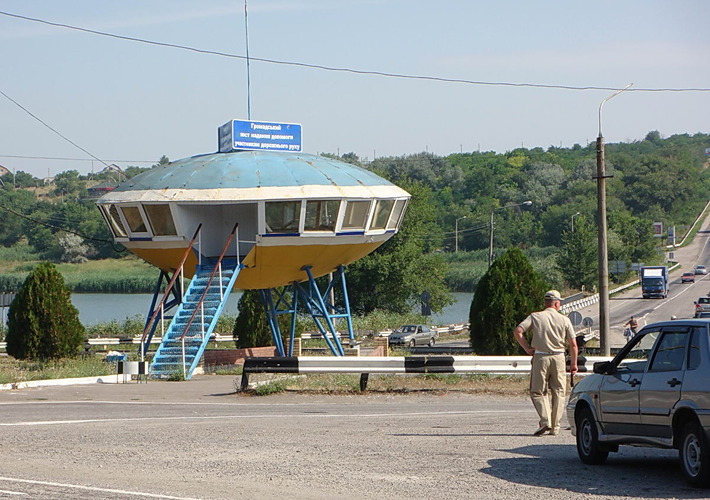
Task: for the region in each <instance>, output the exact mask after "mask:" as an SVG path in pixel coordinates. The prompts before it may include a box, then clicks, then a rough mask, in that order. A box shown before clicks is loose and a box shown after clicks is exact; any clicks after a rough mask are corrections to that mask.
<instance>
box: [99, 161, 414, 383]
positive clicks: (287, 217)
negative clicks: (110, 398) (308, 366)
mask: <svg viewBox="0 0 710 500" xmlns="http://www.w3.org/2000/svg"><path fill="white" fill-rule="evenodd" d="M409 197H410V195H409V194H408V193H407V192H406V191H404V190H402V189H401V188H399V187H397V186H395V185H393V184H392V183H390V182H388V181H386V180H384V179H382V178H380V177H379V176H377V175H375V174H373V173H372V172H370V171H368V170H365V169H362V168H360V167H357V166H354V165H351V164H348V163H345V162H342V161H338V160H334V159H329V158H325V157H321V156H316V155H310V154H305V153H301V152H281V151H268V150H267V151H262V150H255V151H249V150H236V151H231V152H220V153H214V154H206V155H199V156H193V157H190V158H185V159H182V160H178V161H175V162H173V163H170V164H168V165H161V166H157V167H154V168H152V169H151V170H149V171H146V172H144V173H142V174H139V175H138V176H136V177H134V178H132V179H129V180H128V181H126V182H124V183H123V184H121V185H120V186H118V187H117V188H116V189H115V190H114V191H112V192H110V193H108V194H106V195H104V196H103V197H101V198H100V199H99V200H98V202H97V204H98V207H99V209H100V210H101V213H102V214H103V216H104V218H105V219H106V222H107V224H108V226H109V227H110V229H111V232H112V233H113V237H114V239H115V241H116V242H118V243H121V244H123V245H124V246H125V247H126V248H127V249H128V250H129V251H131V252H132V253H134V254H136V255H138V256H139V257H141V258H143V259H144V260H146V261H147V262H149V263H151V264H153V265H155V266H156V267H158V268H159V269H160V270H161V280H163V281H165V282H168V278H169V277H171V279H170V283H168V285H166V286H165V287H162V285H160V286H156V294H155V297H154V299H153V305H152V306H151V309H152V310H153V312H152V313H151V318H150V319H149V320H148V322H147V325H146V335H144V341H145V342H146V344H145V347H143V348H142V352H143V353H145V351H146V350H147V346H148V345H149V342H150V338H151V337H152V335H153V333H154V332H155V331H156V328H157V325H159V324H161V325H162V324H163V321H160V320H161V319H162V318H164V311H165V309H167V308H169V307H172V306H176V307H178V311H177V312H176V313H175V315H174V317H173V319H172V322H171V324H170V326H169V328H168V329H167V330H166V331H162V332H161V334H162V339H163V342H162V344H161V346H160V348H159V349H158V352H156V355H155V356H154V358H153V362H152V364H151V369H152V370H153V371H154V372H159V371H160V370H161V369H164V370H174V368H175V367H174V366H173V365H174V364H175V363H179V362H180V359H182V364H183V368H184V367H185V364H186V363H187V364H190V363H194V365H195V366H196V363H197V361H198V360H199V357H200V356H201V354H202V350H200V348H199V347H198V348H197V350H196V351H195V352H194V357H193V358H194V359H191V360H188V361H185V356H186V348H185V347H182V351H181V352H179V353H177V350H180V349H178V348H177V347H176V346H175V345H173V346H169V345H168V344H169V342H173V343H174V344H175V343H178V344H184V342H185V339H188V340H189V341H191V340H192V338H193V337H194V338H197V337H200V338H199V340H200V342H202V344H204V345H206V342H207V340H208V337H209V334H210V333H211V328H213V327H214V325H215V324H216V320H217V317H218V316H219V314H220V312H221V308H222V306H223V304H224V301H225V300H226V297H227V296H228V295H229V292H230V291H231V289H232V288H238V289H244V290H246V289H259V290H261V291H262V299H263V300H264V304H265V306H266V311H267V317H268V318H269V323H270V326H271V328H272V333H273V334H274V341H275V342H276V344H277V348H279V351H280V353H281V354H286V351H285V350H284V348H283V346H282V345H280V340H281V334H280V332H279V327H278V321H276V317H277V315H279V314H286V313H288V314H291V315H292V317H293V320H292V332H291V339H292V340H293V329H294V328H295V315H296V308H297V306H298V297H299V296H300V297H302V305H303V304H304V302H303V301H305V305H306V308H307V309H308V310H311V311H312V312H311V314H312V316H313V317H314V319H316V320H317V321H316V323H317V324H319V325H321V324H322V325H323V326H322V331H323V333H324V336H325V334H326V333H328V332H330V333H331V334H332V336H333V339H332V341H330V340H328V339H327V336H326V340H327V341H328V344H329V346H330V347H331V350H332V351H333V352H334V354H336V355H337V354H342V347H341V346H340V343H339V341H338V338H337V334H336V332H335V328H334V327H333V325H332V319H333V318H335V317H339V316H342V317H347V319H348V322H347V323H348V326H349V330H350V336H351V338H352V326H351V322H350V318H349V305H348V304H347V291H346V283H345V275H344V269H345V266H347V265H348V264H350V263H352V262H354V261H355V260H357V259H359V258H361V257H363V256H365V255H367V254H368V253H370V252H372V251H373V250H375V249H376V248H377V247H378V246H380V245H381V244H382V243H384V242H385V241H387V240H388V239H389V238H390V237H391V236H392V235H394V234H395V233H396V232H397V230H398V228H399V225H400V223H401V221H402V218H403V215H404V212H405V208H406V205H407V202H408V200H409ZM329 273H335V276H336V280H340V282H341V284H342V287H343V290H344V292H345V293H344V294H339V295H344V297H345V301H346V303H345V305H344V306H338V305H335V304H330V303H326V302H327V301H326V298H325V297H326V293H327V292H322V291H321V290H319V289H318V287H317V285H316V284H315V279H316V278H318V277H320V276H323V275H327V274H329ZM178 277H179V278H180V279H178ZM186 278H192V281H191V282H190V285H189V287H186V288H185V289H182V288H181V286H180V283H181V282H182V281H184V280H185V279H186ZM208 278H209V279H208ZM207 281H209V283H207V284H206V282H207ZM333 284H334V282H332V281H331V286H333ZM284 286H286V289H290V290H291V291H292V298H290V299H288V300H286V299H285V298H284V296H283V295H279V296H278V297H276V298H274V295H273V294H272V292H273V290H274V289H275V288H276V287H284ZM159 287H160V288H161V290H160V291H159ZM215 288H219V294H218V298H214V297H213V296H214V295H215V294H216V293H217V292H215V291H214V289H215ZM299 290H300V292H299ZM314 291H315V294H314ZM328 292H329V290H328ZM279 293H281V292H279ZM161 294H162V300H159V297H160V296H161ZM171 296H172V297H173V299H172V300H171V299H170V298H169V297H171ZM314 297H315V298H314ZM205 304H207V305H210V304H212V306H214V307H213V309H214V311H213V312H214V314H213V315H212V317H210V316H209V315H207V316H205V314H204V312H203V310H204V309H205ZM166 306H168V307H166ZM198 310H199V311H200V312H199V314H198V313H197V312H196V311H198ZM187 316H190V320H189V322H188V323H189V324H188V325H187V326H185V325H182V326H180V325H178V324H177V323H178V321H179V319H180V318H183V319H184V318H186V317H187ZM318 318H319V319H320V322H319V320H318ZM183 322H185V321H183ZM319 328H320V326H319ZM172 330H175V332H173V333H171V331H172ZM171 337H172V340H171ZM195 343H197V342H195ZM171 349H172V350H171ZM202 349H204V346H202ZM289 353H290V350H289ZM161 356H162V357H163V358H165V359H164V360H163V361H161V359H160V358H161ZM191 356H193V355H192V354H190V353H187V357H188V358H190V357H191ZM176 358H180V359H178V360H177V361H176ZM161 363H162V365H163V366H161ZM192 369H194V366H193V367H192ZM192 369H186V374H188V376H189V374H190V373H191V371H192Z"/></svg>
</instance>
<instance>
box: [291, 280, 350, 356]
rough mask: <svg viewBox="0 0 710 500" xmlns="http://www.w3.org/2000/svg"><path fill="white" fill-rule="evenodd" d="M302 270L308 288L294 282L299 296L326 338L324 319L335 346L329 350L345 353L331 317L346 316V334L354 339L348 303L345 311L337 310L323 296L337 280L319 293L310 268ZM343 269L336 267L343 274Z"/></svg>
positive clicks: (334, 352)
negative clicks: (305, 275) (306, 277)
mask: <svg viewBox="0 0 710 500" xmlns="http://www.w3.org/2000/svg"><path fill="white" fill-rule="evenodd" d="M303 270H304V271H305V272H306V274H307V275H308V290H306V289H304V287H303V286H302V285H301V284H300V283H295V284H294V287H295V288H296V290H297V291H298V293H299V294H300V295H301V297H302V298H304V299H305V301H306V307H307V308H308V312H309V313H310V314H311V317H312V318H313V321H314V322H315V323H316V326H317V327H318V329H319V330H320V331H321V334H322V335H323V337H324V338H325V339H326V340H327V339H328V335H327V333H326V329H325V328H324V327H323V325H322V323H321V321H320V319H324V320H325V323H326V325H327V327H328V328H327V331H328V332H330V334H331V337H332V339H333V344H334V346H335V349H333V347H331V351H332V352H333V354H335V355H336V356H342V355H344V354H345V351H344V350H343V346H342V345H341V343H340V339H339V337H338V332H337V331H336V329H335V325H334V323H333V318H342V317H346V316H347V317H348V334H349V337H350V339H351V340H354V338H355V337H354V335H353V332H352V321H350V307H349V305H348V306H347V307H346V311H347V312H343V311H342V310H339V309H338V308H337V307H335V305H334V304H332V303H330V302H328V303H327V302H326V300H325V298H324V297H326V296H327V295H328V294H329V293H330V290H331V288H332V286H333V285H334V283H336V282H337V280H333V281H331V282H330V283H329V285H328V286H327V287H326V292H325V293H321V291H320V288H318V284H317V283H316V280H315V279H314V278H313V273H312V272H311V268H310V267H308V266H307V267H304V268H303ZM344 271H345V268H344V267H343V266H341V267H339V268H338V271H337V273H338V274H340V275H341V276H343V273H344ZM341 283H343V284H344V283H345V282H344V281H341ZM343 296H344V297H345V298H346V299H347V292H346V293H344V294H343ZM329 346H330V344H329Z"/></svg>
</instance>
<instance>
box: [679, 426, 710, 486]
mask: <svg viewBox="0 0 710 500" xmlns="http://www.w3.org/2000/svg"><path fill="white" fill-rule="evenodd" d="M678 454H679V456H680V465H681V468H682V469H683V475H684V476H685V479H686V481H688V484H690V485H691V486H695V487H698V488H707V487H708V486H710V446H709V445H708V443H707V440H706V439H705V436H704V435H703V430H702V428H701V427H700V424H698V423H697V422H688V423H687V424H685V427H683V434H682V436H681V441H680V449H679V450H678Z"/></svg>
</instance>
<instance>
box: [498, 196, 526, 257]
mask: <svg viewBox="0 0 710 500" xmlns="http://www.w3.org/2000/svg"><path fill="white" fill-rule="evenodd" d="M523 205H525V206H528V207H529V206H530V205H532V201H530V200H527V201H524V202H522V203H515V204H513V205H506V206H504V207H498V208H494V209H493V210H491V222H490V231H489V233H488V234H489V238H488V267H491V264H493V214H495V213H496V210H503V209H504V208H515V207H520V206H523Z"/></svg>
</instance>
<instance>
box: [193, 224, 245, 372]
mask: <svg viewBox="0 0 710 500" xmlns="http://www.w3.org/2000/svg"><path fill="white" fill-rule="evenodd" d="M237 227H239V223H238V222H237V223H236V224H234V228H232V231H231V233H230V234H229V238H227V241H226V242H225V244H224V248H223V249H222V253H220V254H219V258H218V259H217V263H216V264H215V266H214V269H212V274H210V278H209V280H208V281H207V285H205V291H204V292H202V295H201V296H200V300H199V302H198V303H197V304H196V305H195V310H194V311H193V312H192V316H190V320H189V321H188V322H187V324H186V325H185V329H184V330H183V332H182V336H181V337H180V340H181V341H183V355H184V352H185V347H184V340H185V335H186V334H187V331H188V330H189V329H190V326H192V322H193V321H194V319H195V316H196V315H197V310H198V309H200V308H201V307H202V304H203V302H204V301H205V296H206V295H207V292H208V291H209V289H210V286H212V281H213V280H214V276H215V274H217V271H218V270H219V271H220V272H221V269H222V261H223V260H224V256H225V254H226V253H227V249H228V248H229V244H230V243H231V242H232V239H234V235H235V234H236V232H237ZM237 266H239V238H237ZM220 289H221V282H220ZM203 317H204V312H203ZM203 323H204V321H203ZM203 336H204V335H203ZM183 368H184V363H183Z"/></svg>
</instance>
